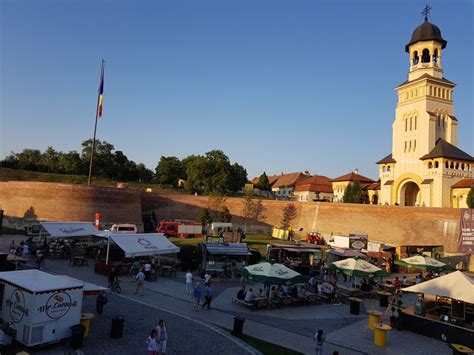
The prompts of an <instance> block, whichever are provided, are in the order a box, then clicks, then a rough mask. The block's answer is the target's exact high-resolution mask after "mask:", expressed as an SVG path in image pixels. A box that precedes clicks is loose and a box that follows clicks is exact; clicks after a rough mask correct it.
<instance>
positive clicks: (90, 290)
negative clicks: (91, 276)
mask: <svg viewBox="0 0 474 355" xmlns="http://www.w3.org/2000/svg"><path fill="white" fill-rule="evenodd" d="M57 276H59V277H63V278H65V279H66V280H71V281H77V282H82V284H83V285H84V287H83V288H82V290H83V293H84V296H94V295H98V294H99V293H100V292H102V291H107V290H108V288H107V287H102V286H99V285H96V284H93V283H90V282H86V281H83V280H79V279H75V278H73V277H71V276H67V275H57Z"/></svg>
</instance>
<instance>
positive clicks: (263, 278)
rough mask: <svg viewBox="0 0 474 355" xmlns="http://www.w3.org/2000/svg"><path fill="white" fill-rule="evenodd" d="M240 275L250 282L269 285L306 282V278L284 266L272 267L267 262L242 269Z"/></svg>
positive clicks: (274, 265) (275, 265) (276, 265)
mask: <svg viewBox="0 0 474 355" xmlns="http://www.w3.org/2000/svg"><path fill="white" fill-rule="evenodd" d="M240 274H241V275H242V276H243V277H245V278H247V279H249V280H251V281H256V282H262V283H267V284H270V285H281V284H296V283H305V282H307V281H308V278H307V277H306V276H303V275H301V274H300V273H298V272H296V271H294V270H291V269H290V268H287V267H286V266H285V265H282V264H273V265H272V264H270V263H267V262H265V263H260V264H255V265H250V266H247V267H244V268H243V269H242V270H241V271H240Z"/></svg>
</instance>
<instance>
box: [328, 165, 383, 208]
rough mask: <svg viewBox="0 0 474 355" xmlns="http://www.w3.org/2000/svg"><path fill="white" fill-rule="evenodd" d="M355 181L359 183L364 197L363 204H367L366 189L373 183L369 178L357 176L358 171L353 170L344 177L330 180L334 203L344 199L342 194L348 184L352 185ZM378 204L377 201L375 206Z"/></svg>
mask: <svg viewBox="0 0 474 355" xmlns="http://www.w3.org/2000/svg"><path fill="white" fill-rule="evenodd" d="M355 181H358V182H359V183H360V187H361V189H362V191H363V193H364V195H365V200H366V201H365V202H367V203H368V202H369V197H368V191H367V187H368V186H371V185H372V184H373V183H375V181H374V180H372V179H371V178H368V177H365V176H363V175H360V174H359V170H357V169H354V170H353V171H352V172H350V173H347V174H345V175H342V176H339V177H337V178H335V179H332V180H331V183H332V190H333V193H334V198H333V201H334V202H342V200H343V197H344V192H345V191H346V188H347V186H348V185H349V184H353V183H354V182H355ZM377 203H378V200H377V201H376V203H375V204H377Z"/></svg>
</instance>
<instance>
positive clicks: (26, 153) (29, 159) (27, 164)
mask: <svg viewBox="0 0 474 355" xmlns="http://www.w3.org/2000/svg"><path fill="white" fill-rule="evenodd" d="M12 154H13V160H16V161H17V166H18V169H21V170H30V171H44V169H43V166H42V164H41V151H39V150H38V149H23V151H22V152H21V153H18V154H15V153H12Z"/></svg>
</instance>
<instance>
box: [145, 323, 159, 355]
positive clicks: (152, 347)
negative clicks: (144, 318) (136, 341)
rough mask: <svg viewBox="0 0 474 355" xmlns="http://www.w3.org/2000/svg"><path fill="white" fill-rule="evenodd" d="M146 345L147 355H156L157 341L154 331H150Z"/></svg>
mask: <svg viewBox="0 0 474 355" xmlns="http://www.w3.org/2000/svg"><path fill="white" fill-rule="evenodd" d="M146 343H147V345H148V354H149V355H156V351H157V350H158V340H157V337H156V330H155V329H153V330H152V331H151V334H150V336H149V337H148V339H147V340H146Z"/></svg>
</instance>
